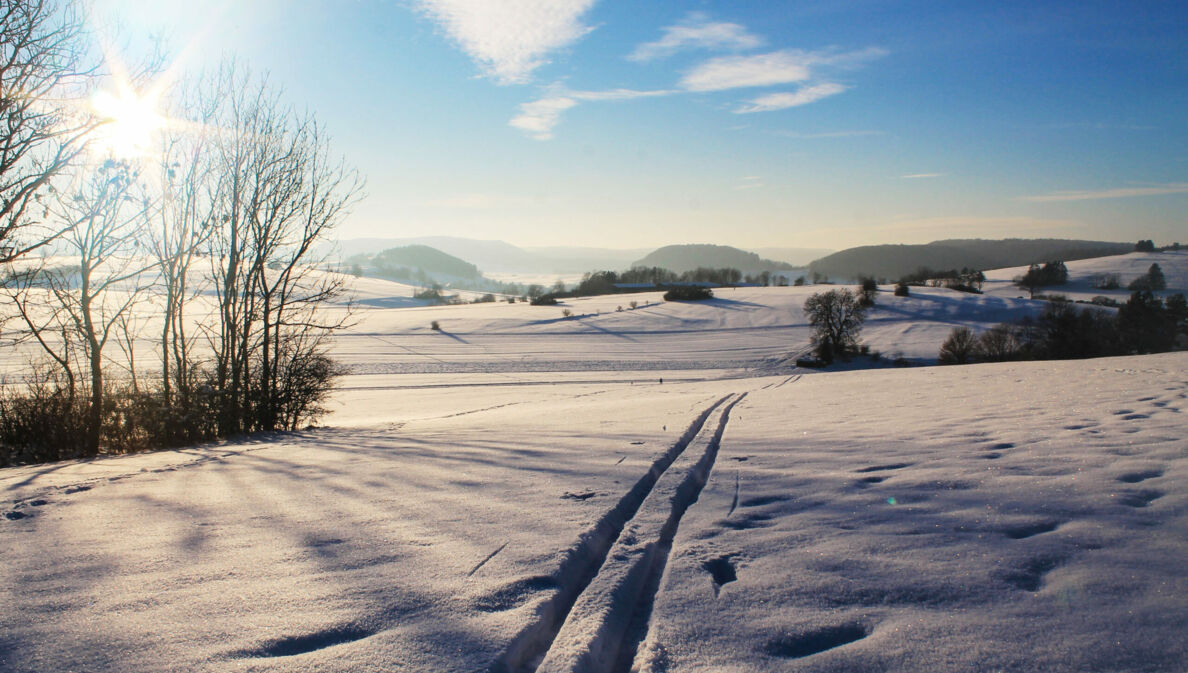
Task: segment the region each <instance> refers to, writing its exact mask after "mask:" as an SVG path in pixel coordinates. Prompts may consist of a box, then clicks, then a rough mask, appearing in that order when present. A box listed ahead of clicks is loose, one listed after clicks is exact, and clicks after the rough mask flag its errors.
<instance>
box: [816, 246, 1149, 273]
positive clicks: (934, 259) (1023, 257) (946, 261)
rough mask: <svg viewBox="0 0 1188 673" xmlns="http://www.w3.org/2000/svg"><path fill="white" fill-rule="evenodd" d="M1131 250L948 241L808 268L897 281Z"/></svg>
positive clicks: (864, 253)
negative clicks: (925, 273) (919, 273)
mask: <svg viewBox="0 0 1188 673" xmlns="http://www.w3.org/2000/svg"><path fill="white" fill-rule="evenodd" d="M1133 250H1134V243H1113V242H1109V241H1080V240H1071V239H1060V238H1032V239H1023V238H1009V239H1004V240H987V239H980V238H975V239H949V240H943V241H933V242H932V243H926V244H922V245H864V246H861V247H857V248H849V249H847V250H842V251H840V252H835V253H833V254H832V255H828V256H826V257H822V258H821V259H818V260H816V261H815V262H813V263H812V264H810V265H809V268H810V269H811V270H812V271H813V272H815V273H819V274H822V275H824V276H828V277H830V278H836V279H849V278H856V277H858V276H860V275H868V276H874V277H875V278H888V279H896V278H899V277H900V276H903V275H905V274H909V273H912V272H914V271H916V270H917V269H919V268H920V267H927V268H929V269H937V270H942V269H961V268H963V267H969V268H971V269H979V270H986V269H1001V268H1005V267H1012V266H1025V265H1027V264H1036V263H1040V262H1047V261H1063V262H1068V261H1072V260H1077V259H1090V258H1093V257H1106V256H1109V255H1120V254H1123V253H1127V252H1132V251H1133Z"/></svg>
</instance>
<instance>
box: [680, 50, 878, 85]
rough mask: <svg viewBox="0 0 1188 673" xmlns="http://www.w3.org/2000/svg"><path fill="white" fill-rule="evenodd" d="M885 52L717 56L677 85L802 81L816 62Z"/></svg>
mask: <svg viewBox="0 0 1188 673" xmlns="http://www.w3.org/2000/svg"><path fill="white" fill-rule="evenodd" d="M886 53H887V52H886V51H884V50H882V49H878V48H873V47H872V48H870V49H862V50H859V51H851V52H842V53H837V52H813V51H802V50H800V49H784V50H781V51H773V52H770V53H767V54H755V55H753V56H719V57H717V58H712V59H710V60H708V61H706V62H705V63H702V64H701V65H699V66H697V67H696V68H693V69H692V70H690V71H689V72H687V73H685V76H684V77H683V78H682V79H681V86H682V87H684V88H685V89H688V90H689V91H722V90H725V89H737V88H741V87H754V86H772V85H775V84H788V83H789V82H804V81H807V80H809V79H812V78H813V69H814V68H816V67H818V66H827V65H830V66H837V67H855V66H857V65H859V64H861V63H863V62H865V61H868V60H870V59H873V58H878V57H880V56H883V55H885V54H886Z"/></svg>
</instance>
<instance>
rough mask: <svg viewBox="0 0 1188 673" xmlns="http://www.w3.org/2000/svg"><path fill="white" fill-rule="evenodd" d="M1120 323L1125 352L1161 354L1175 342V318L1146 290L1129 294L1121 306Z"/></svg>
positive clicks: (1119, 312) (1161, 302)
mask: <svg viewBox="0 0 1188 673" xmlns="http://www.w3.org/2000/svg"><path fill="white" fill-rule="evenodd" d="M1118 326H1119V330H1120V331H1121V338H1122V343H1123V346H1124V348H1125V351H1126V352H1129V353H1160V352H1163V351H1167V350H1171V348H1172V346H1174V345H1175V341H1176V329H1175V323H1174V319H1173V318H1172V317H1171V316H1170V315H1169V314H1168V312H1167V310H1166V309H1165V308H1164V306H1163V301H1161V300H1160V299H1159V297H1156V296H1155V295H1153V294H1152V293H1151V292H1149V291H1147V290H1140V291H1138V292H1135V293H1134V294H1132V295H1130V299H1129V300H1128V301H1127V302H1126V303H1125V304H1123V305H1122V306H1121V308H1119V309H1118Z"/></svg>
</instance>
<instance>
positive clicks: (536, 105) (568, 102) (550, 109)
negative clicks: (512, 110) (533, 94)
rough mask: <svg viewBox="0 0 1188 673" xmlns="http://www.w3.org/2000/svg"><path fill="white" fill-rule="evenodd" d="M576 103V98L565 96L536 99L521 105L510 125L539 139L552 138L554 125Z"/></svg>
mask: <svg viewBox="0 0 1188 673" xmlns="http://www.w3.org/2000/svg"><path fill="white" fill-rule="evenodd" d="M575 105H577V101H576V100H574V99H572V98H567V97H565V96H556V97H552V98H541V99H540V100H534V101H531V102H529V103H524V104H522V105H520V113H519V114H517V115H516V116H515V117H512V118H511V121H509V122H508V125H509V126H512V127H514V128H518V129H520V130H521V131H524V132H525V133H527V134H528V135H530V136H532V137H533V138H536V139H537V140H550V139H551V138H552V137H553V127H554V126H556V125H557V123H558V122H560V121H561V113H562V112H564V111H566V110H568V109H569V108H571V107H573V106H575Z"/></svg>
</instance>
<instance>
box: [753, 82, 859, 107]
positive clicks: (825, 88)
mask: <svg viewBox="0 0 1188 673" xmlns="http://www.w3.org/2000/svg"><path fill="white" fill-rule="evenodd" d="M845 90H846V87H844V86H842V85H841V84H834V83H832V82H825V83H824V84H814V85H812V86H804V87H801V88H800V89H798V90H796V91H792V92H785V93H769V94H767V95H765V96H759V97H758V98H752V99H751V100H750V101H748V102H747V103H746V104H745V105H743V106H741V107H739V108H737V109H735V111H734V112H735V113H736V114H748V113H751V112H770V111H772V110H783V109H785V108H790V107H796V106H798V105H807V104H809V103H812V102H815V101H819V100H821V99H822V98H828V97H829V96H833V95H836V94H839V93H841V92H843V91H845Z"/></svg>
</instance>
